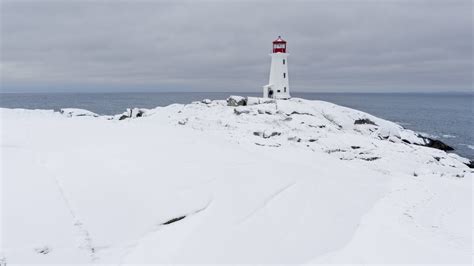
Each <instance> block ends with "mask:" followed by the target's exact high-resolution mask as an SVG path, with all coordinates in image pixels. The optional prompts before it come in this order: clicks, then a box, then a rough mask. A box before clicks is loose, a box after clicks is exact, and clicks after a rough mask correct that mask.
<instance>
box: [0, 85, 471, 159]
mask: <svg viewBox="0 0 474 266" xmlns="http://www.w3.org/2000/svg"><path fill="white" fill-rule="evenodd" d="M231 94H235V95H242V96H260V94H257V93H229V92H193V93H190V92H180V93H177V92H161V93H2V94H0V107H5V108H26V109H53V110H59V109H61V108H68V107H74V108H81V109H87V110H89V111H92V112H95V113H98V114H104V115H113V114H118V113H122V112H124V111H125V109H126V108H131V107H141V108H154V107H156V106H166V105H169V104H173V103H190V102H192V101H198V100H202V99H205V98H209V99H225V98H227V97H228V96H229V95H231ZM292 96H293V97H299V98H305V99H311V100H324V101H329V102H332V103H335V104H338V105H343V106H347V107H350V108H354V109H358V110H361V111H364V112H367V113H370V114H373V115H375V116H378V117H381V118H384V119H387V120H390V121H394V122H396V123H398V124H400V125H402V126H403V127H405V128H409V129H412V130H415V131H418V132H421V133H423V134H425V135H428V136H431V137H434V138H437V139H440V140H442V141H443V142H445V143H447V144H448V145H451V146H453V147H454V148H455V149H456V151H455V152H456V153H458V154H459V155H462V156H465V157H467V158H470V159H474V142H473V137H472V135H473V133H472V132H473V129H474V128H473V120H472V117H473V103H474V100H473V99H474V97H473V96H474V94H472V93H436V94H428V93H426V94H425V93H297V92H293V93H292Z"/></svg>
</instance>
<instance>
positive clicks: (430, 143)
mask: <svg viewBox="0 0 474 266" xmlns="http://www.w3.org/2000/svg"><path fill="white" fill-rule="evenodd" d="M418 137H420V138H421V139H423V142H424V144H421V146H425V147H430V148H434V149H438V150H442V151H454V148H453V147H451V146H449V145H447V144H446V143H444V142H442V141H440V140H437V139H432V138H429V137H425V136H422V135H418ZM415 144H417V143H415ZM417 145H420V144H417Z"/></svg>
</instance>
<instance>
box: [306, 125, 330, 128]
mask: <svg viewBox="0 0 474 266" xmlns="http://www.w3.org/2000/svg"><path fill="white" fill-rule="evenodd" d="M308 127H314V128H325V127H326V125H318V126H314V125H308Z"/></svg>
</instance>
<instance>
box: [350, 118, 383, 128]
mask: <svg viewBox="0 0 474 266" xmlns="http://www.w3.org/2000/svg"><path fill="white" fill-rule="evenodd" d="M354 125H374V126H377V124H375V122H374V121H372V120H370V119H368V118H362V119H357V120H356V121H354Z"/></svg>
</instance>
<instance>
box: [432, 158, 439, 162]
mask: <svg viewBox="0 0 474 266" xmlns="http://www.w3.org/2000/svg"><path fill="white" fill-rule="evenodd" d="M433 158H434V159H435V160H436V161H438V162H439V161H440V160H441V158H440V157H433Z"/></svg>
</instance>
